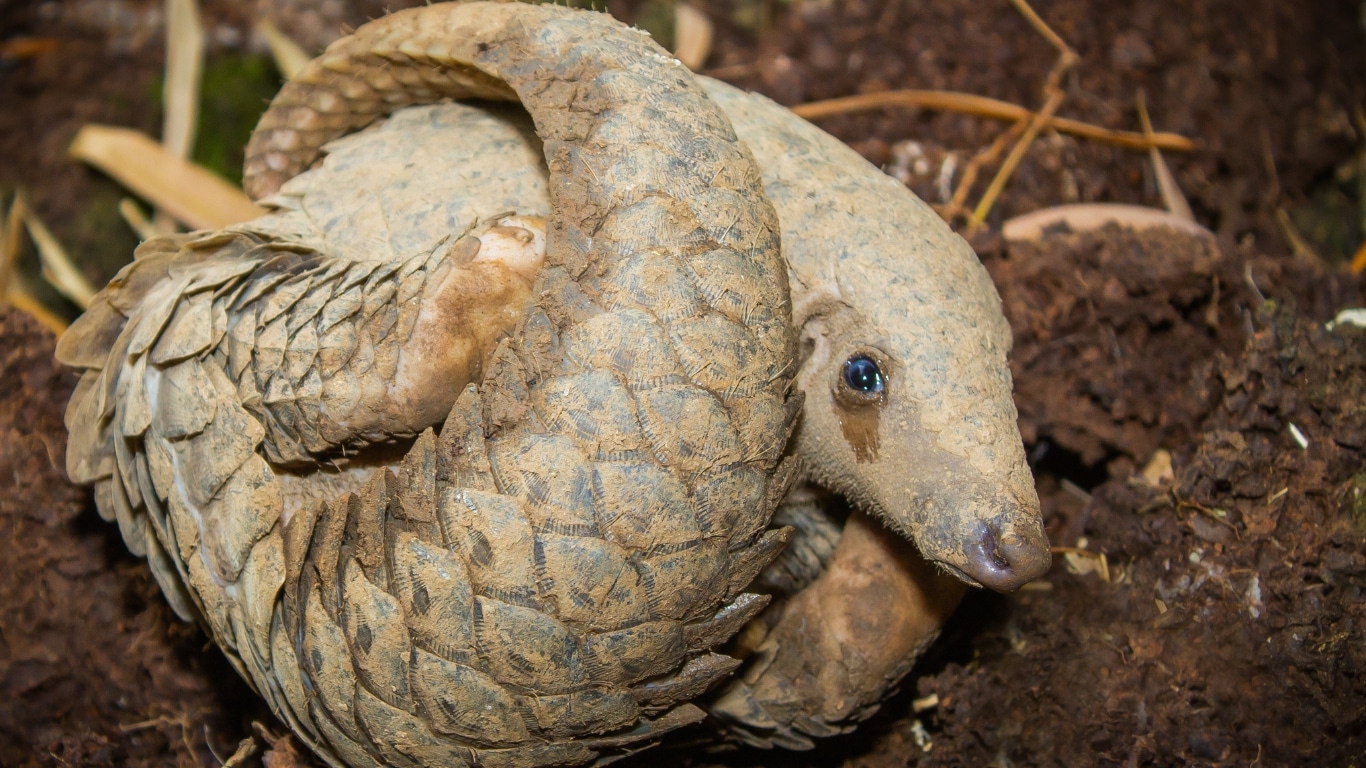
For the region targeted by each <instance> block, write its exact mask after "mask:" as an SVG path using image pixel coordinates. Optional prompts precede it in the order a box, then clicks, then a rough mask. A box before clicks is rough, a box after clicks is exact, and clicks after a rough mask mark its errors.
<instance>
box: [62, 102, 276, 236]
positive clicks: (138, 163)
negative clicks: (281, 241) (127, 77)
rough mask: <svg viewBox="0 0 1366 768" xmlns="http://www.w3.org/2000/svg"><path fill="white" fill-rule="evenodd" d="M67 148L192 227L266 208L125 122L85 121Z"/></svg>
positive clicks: (221, 224) (239, 218)
mask: <svg viewBox="0 0 1366 768" xmlns="http://www.w3.org/2000/svg"><path fill="white" fill-rule="evenodd" d="M67 151H68V153H69V154H70V155H71V156H72V157H74V158H76V159H77V160H82V161H84V162H87V163H90V164H91V165H93V166H95V167H96V168H99V169H100V170H102V171H104V172H105V173H107V174H109V175H110V176H112V177H114V179H116V180H117V181H118V182H119V183H120V184H123V185H124V186H125V187H127V188H128V189H130V190H132V191H133V192H134V193H135V194H137V195H138V196H139V197H141V198H143V199H144V200H147V201H148V202H150V203H152V204H153V205H156V206H157V207H158V208H161V209H163V210H165V211H167V212H169V213H170V214H171V215H172V216H174V217H175V218H176V219H177V220H178V221H180V222H182V223H183V224H185V225H186V226H188V227H190V228H191V229H222V228H223V227H226V226H228V225H230V224H236V223H238V222H242V221H247V220H250V219H254V218H256V217H257V216H260V215H262V214H263V213H265V211H263V210H262V209H261V208H259V207H257V206H256V204H254V203H252V202H251V199H250V198H248V197H247V196H246V194H245V193H244V192H242V190H240V189H238V188H237V187H234V186H233V185H232V184H229V183H228V182H227V181H224V180H223V179H222V178H220V177H218V176H216V175H214V173H213V172H212V171H209V170H207V169H205V168H203V167H201V166H198V165H195V164H194V163H191V162H189V161H188V160H183V159H181V158H179V157H176V156H174V155H172V154H170V153H169V152H167V151H166V149H165V148H164V147H162V146H161V145H160V144H158V143H157V142H155V141H153V140H152V139H151V138H149V137H148V136H147V135H146V134H143V133H140V132H138V131H135V130H132V129H129V128H116V127H113V126H107V125H87V126H85V127H84V128H82V129H81V130H80V132H79V133H77V134H76V138H75V140H74V141H72V142H71V147H70V149H68V150H67Z"/></svg>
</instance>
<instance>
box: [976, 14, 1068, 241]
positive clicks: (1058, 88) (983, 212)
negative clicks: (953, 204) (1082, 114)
mask: <svg viewBox="0 0 1366 768" xmlns="http://www.w3.org/2000/svg"><path fill="white" fill-rule="evenodd" d="M1010 3H1011V5H1014V6H1015V9H1016V10H1018V11H1019V12H1020V13H1021V14H1023V15H1024V17H1025V20H1026V21H1028V22H1029V24H1030V26H1032V27H1034V29H1035V31H1037V32H1038V33H1039V34H1041V35H1043V36H1044V38H1045V39H1047V40H1048V42H1049V44H1050V45H1052V46H1053V47H1054V48H1056V49H1057V51H1058V60H1057V62H1056V63H1054V65H1053V69H1052V70H1051V71H1050V72H1049V73H1048V80H1047V81H1046V82H1045V83H1044V87H1043V92H1044V93H1045V94H1046V95H1047V98H1046V99H1045V100H1044V105H1043V108H1042V109H1040V110H1039V112H1038V114H1036V115H1034V116H1033V117H1031V118H1030V119H1029V125H1028V127H1026V128H1025V131H1024V135H1023V136H1021V137H1020V140H1019V141H1018V142H1016V144H1015V146H1014V147H1012V148H1011V150H1010V154H1009V155H1007V156H1006V160H1005V162H1004V163H1002V164H1001V168H1000V169H999V170H998V171H996V176H995V177H994V178H993V179H992V180H991V184H990V185H988V186H987V191H986V192H984V193H982V199H981V200H980V201H978V203H977V207H976V208H975V209H973V212H972V218H970V219H969V220H968V231H969V232H972V231H974V230H976V229H978V228H980V227H981V226H982V224H983V222H985V221H986V219H987V214H988V213H990V212H991V207H992V206H993V205H995V203H996V198H997V197H999V196H1000V194H1001V192H1002V191H1003V190H1004V189H1005V186H1006V183H1007V182H1009V181H1010V177H1011V176H1012V175H1013V174H1014V173H1015V169H1016V168H1017V167H1019V165H1020V161H1021V160H1023V159H1024V156H1025V153H1026V152H1028V151H1029V147H1030V145H1031V144H1033V143H1034V139H1035V137H1037V136H1038V135H1039V131H1041V130H1043V127H1044V124H1045V123H1046V122H1047V121H1048V120H1051V119H1052V118H1053V113H1054V112H1057V111H1058V107H1060V106H1062V100H1063V98H1064V97H1065V96H1066V94H1065V93H1064V91H1063V89H1062V79H1063V77H1064V76H1065V75H1066V74H1067V73H1068V72H1069V71H1071V70H1072V68H1073V67H1075V66H1076V65H1077V63H1078V62H1079V61H1081V57H1080V56H1078V55H1077V52H1076V51H1074V50H1072V46H1070V45H1068V44H1067V42H1066V41H1064V40H1063V39H1062V38H1061V37H1059V36H1058V33H1056V32H1054V31H1053V29H1052V28H1051V27H1049V26H1048V25H1047V24H1046V23H1044V20H1043V19H1041V18H1039V14H1037V13H1035V12H1034V9H1033V8H1031V7H1030V5H1029V3H1028V2H1027V0H1010Z"/></svg>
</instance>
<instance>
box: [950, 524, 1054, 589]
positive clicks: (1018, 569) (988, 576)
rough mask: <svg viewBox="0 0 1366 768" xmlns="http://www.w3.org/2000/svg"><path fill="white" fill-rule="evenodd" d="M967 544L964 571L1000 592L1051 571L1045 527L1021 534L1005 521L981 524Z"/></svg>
mask: <svg viewBox="0 0 1366 768" xmlns="http://www.w3.org/2000/svg"><path fill="white" fill-rule="evenodd" d="M965 544H966V546H965V547H964V552H965V554H966V555H967V558H966V562H965V563H964V567H963V571H964V574H965V575H967V576H968V577H969V578H970V579H972V580H973V581H976V582H977V583H978V584H981V585H982V586H984V587H986V588H987V589H994V590H996V591H998V592H1013V591H1015V590H1016V589H1019V588H1020V587H1021V586H1022V585H1024V584H1025V583H1027V582H1030V581H1033V580H1034V579H1037V578H1039V577H1040V576H1042V575H1044V574H1045V573H1047V572H1048V568H1049V566H1050V565H1051V564H1052V562H1053V555H1052V553H1051V552H1050V551H1049V548H1048V539H1047V538H1046V537H1045V536H1044V535H1043V531H1042V530H1039V531H1033V530H1030V531H1027V532H1025V533H1021V532H1020V531H1019V529H1017V528H1016V527H1015V526H1014V525H1012V524H1010V523H1006V522H1004V521H1001V520H991V521H984V522H981V523H978V525H977V528H976V530H975V531H974V532H973V534H972V535H971V536H970V537H969V539H968V541H967V542H965Z"/></svg>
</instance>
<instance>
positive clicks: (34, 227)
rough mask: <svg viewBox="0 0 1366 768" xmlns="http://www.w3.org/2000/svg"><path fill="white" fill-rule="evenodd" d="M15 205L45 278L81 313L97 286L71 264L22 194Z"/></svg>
mask: <svg viewBox="0 0 1366 768" xmlns="http://www.w3.org/2000/svg"><path fill="white" fill-rule="evenodd" d="M14 204H15V205H16V206H18V207H19V208H20V211H21V213H20V216H21V217H22V218H23V220H24V228H25V229H27V230H28V236H29V239H30V240H32V241H33V247H34V248H36V249H37V251H38V260H39V261H40V262H42V265H43V277H44V278H46V279H47V281H48V282H49V283H52V287H53V288H56V289H57V291H58V292H59V293H61V294H62V295H63V296H65V297H67V298H68V299H71V300H72V301H73V302H75V303H76V305H77V306H79V307H80V308H81V309H85V308H87V307H89V306H90V300H91V299H93V298H95V288H94V286H92V285H91V284H90V281H89V280H86V279H85V275H83V274H81V271H80V270H79V269H77V268H76V265H75V264H73V263H72V261H71V257H69V256H67V254H66V249H65V248H63V247H62V244H61V243H59V242H57V238H56V237H55V236H54V235H53V234H52V231H51V230H49V229H48V228H47V225H45V224H43V222H42V221H41V220H39V219H38V216H37V215H36V214H34V213H33V210H32V209H31V208H30V207H29V205H28V200H27V199H26V198H25V196H24V193H23V192H20V193H19V194H18V195H17V196H16V197H15V201H14Z"/></svg>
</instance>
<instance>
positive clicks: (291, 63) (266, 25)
mask: <svg viewBox="0 0 1366 768" xmlns="http://www.w3.org/2000/svg"><path fill="white" fill-rule="evenodd" d="M256 30H257V31H258V32H260V33H261V36H262V37H264V38H265V39H266V45H269V46H270V55H271V58H273V59H274V60H275V68H276V69H278V70H280V74H281V75H283V76H284V77H285V79H289V78H291V77H294V73H295V72H298V71H299V70H301V69H303V67H304V65H305V64H307V63H308V60H309V59H311V58H313V57H312V56H309V55H308V52H307V51H305V50H304V49H303V46H301V45H299V44H298V43H296V42H294V39H293V38H291V37H290V36H289V35H286V34H285V33H284V32H281V31H280V28H279V27H277V26H275V24H274V22H272V21H271V20H270V19H262V20H260V21H258V22H257V23H256Z"/></svg>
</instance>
